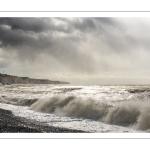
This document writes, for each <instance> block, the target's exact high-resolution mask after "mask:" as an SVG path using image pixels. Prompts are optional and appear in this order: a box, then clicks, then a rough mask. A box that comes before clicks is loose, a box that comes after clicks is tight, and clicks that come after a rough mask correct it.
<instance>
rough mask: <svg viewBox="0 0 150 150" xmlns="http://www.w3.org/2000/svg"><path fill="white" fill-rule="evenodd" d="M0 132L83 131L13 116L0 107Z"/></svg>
mask: <svg viewBox="0 0 150 150" xmlns="http://www.w3.org/2000/svg"><path fill="white" fill-rule="evenodd" d="M0 133H85V131H81V130H73V129H67V128H60V127H53V126H48V125H47V124H45V123H41V122H38V121H35V120H29V119H26V118H23V117H18V116H14V115H13V114H12V112H11V111H9V110H5V109H1V108H0Z"/></svg>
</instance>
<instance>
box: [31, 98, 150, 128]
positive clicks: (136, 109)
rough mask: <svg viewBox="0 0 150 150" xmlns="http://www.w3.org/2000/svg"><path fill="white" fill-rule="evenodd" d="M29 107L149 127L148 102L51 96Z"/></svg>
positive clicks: (105, 121)
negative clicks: (106, 102)
mask: <svg viewBox="0 0 150 150" xmlns="http://www.w3.org/2000/svg"><path fill="white" fill-rule="evenodd" d="M30 108H31V109H33V110H35V111H40V112H45V113H54V114H56V115H59V116H68V117H79V118H86V119H93V120H97V121H101V122H104V123H108V124H114V125H121V126H131V127H132V128H134V129H140V130H147V129H150V102H140V101H128V102H127V101H126V102H121V103H119V104H117V105H116V106H111V105H108V104H105V103H98V102H97V101H95V100H93V99H83V98H79V97H75V96H53V97H50V98H43V99H39V100H38V101H36V102H35V103H33V104H32V105H31V106H30Z"/></svg>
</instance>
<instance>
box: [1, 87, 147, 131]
mask: <svg viewBox="0 0 150 150" xmlns="http://www.w3.org/2000/svg"><path fill="white" fill-rule="evenodd" d="M0 108H2V109H5V110H10V111H12V113H13V114H14V115H15V116H20V117H22V118H24V119H30V120H33V121H34V120H36V121H39V122H42V123H46V124H47V125H49V126H55V127H64V128H69V129H77V130H82V131H86V132H90V133H118V132H119V133H125V132H129V133H137V132H138V133H141V132H142V133H143V132H144V133H145V132H150V86H149V85H147V86H146V85H132V86H131V85H128V86H127V85H121V86H109V85H105V86H102V85H101V86H97V85H95V86H79V85H71V84H68V85H63V84H59V85H51V84H47V85H42V84H41V85H37V84H36V85H33V84H20V85H19V84H13V85H1V86H0Z"/></svg>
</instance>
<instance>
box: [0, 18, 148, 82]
mask: <svg viewBox="0 0 150 150" xmlns="http://www.w3.org/2000/svg"><path fill="white" fill-rule="evenodd" d="M3 70H4V71H5V73H7V74H11V75H18V76H29V77H34V78H43V79H50V80H61V81H68V82H71V83H73V84H87V85H99V84H149V83H150V18H144V17H143V18H114V17H111V18H104V17H101V18H90V17H88V18H38V17H37V18H29V17H28V18H0V73H2V72H3Z"/></svg>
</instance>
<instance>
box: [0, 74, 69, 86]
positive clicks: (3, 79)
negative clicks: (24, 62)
mask: <svg viewBox="0 0 150 150" xmlns="http://www.w3.org/2000/svg"><path fill="white" fill-rule="evenodd" d="M0 83H2V84H70V83H69V82H62V81H51V80H48V79H34V78H29V77H18V76H12V75H7V74H1V73H0Z"/></svg>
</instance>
